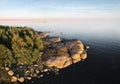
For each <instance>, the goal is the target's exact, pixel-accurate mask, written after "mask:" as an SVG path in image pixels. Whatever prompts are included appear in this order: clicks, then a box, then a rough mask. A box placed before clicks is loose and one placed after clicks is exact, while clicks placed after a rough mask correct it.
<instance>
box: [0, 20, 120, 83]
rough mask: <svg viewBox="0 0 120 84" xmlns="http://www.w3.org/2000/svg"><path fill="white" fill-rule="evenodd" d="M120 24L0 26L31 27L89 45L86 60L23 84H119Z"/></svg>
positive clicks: (106, 21) (29, 23) (79, 22)
mask: <svg viewBox="0 0 120 84" xmlns="http://www.w3.org/2000/svg"><path fill="white" fill-rule="evenodd" d="M119 22H120V21H119V20H118V19H117V20H105V21H104V20H97V21H88V20H87V21H78V22H72V23H70V22H46V23H39V22H24V21H23V22H0V24H3V25H15V26H26V25H27V26H30V27H33V28H34V29H35V30H37V31H47V32H51V33H49V34H50V35H51V36H59V37H62V38H66V39H76V38H77V39H80V40H81V41H82V42H83V43H84V44H85V45H89V46H90V49H89V50H88V58H87V59H86V60H84V61H82V62H79V63H76V64H73V65H71V66H69V67H67V68H65V69H62V70H60V71H59V75H54V73H50V74H49V75H47V74H45V75H44V77H43V78H41V79H36V78H35V79H32V80H31V81H25V82H24V83H25V84H120V80H119V79H120V77H119V76H120V72H119V71H120V28H119V27H120V24H119Z"/></svg>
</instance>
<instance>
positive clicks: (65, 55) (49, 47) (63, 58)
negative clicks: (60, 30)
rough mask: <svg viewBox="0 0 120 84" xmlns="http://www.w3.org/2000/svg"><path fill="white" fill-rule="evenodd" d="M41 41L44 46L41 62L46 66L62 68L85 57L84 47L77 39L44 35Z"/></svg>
mask: <svg viewBox="0 0 120 84" xmlns="http://www.w3.org/2000/svg"><path fill="white" fill-rule="evenodd" d="M43 43H44V45H45V46H46V48H45V50H44V52H43V55H42V63H43V64H44V65H45V66H47V67H55V68H58V69H62V68H66V67H68V66H70V65H71V64H73V63H77V62H80V61H81V60H85V59H86V58H87V52H86V48H85V47H84V45H83V43H82V42H81V41H80V40H78V39H74V40H66V39H62V38H60V37H44V38H43Z"/></svg>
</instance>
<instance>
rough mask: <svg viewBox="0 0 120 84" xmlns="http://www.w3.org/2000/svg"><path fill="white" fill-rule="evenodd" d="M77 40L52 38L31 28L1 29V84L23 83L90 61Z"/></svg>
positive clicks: (5, 27) (1, 27)
mask: <svg viewBox="0 0 120 84" xmlns="http://www.w3.org/2000/svg"><path fill="white" fill-rule="evenodd" d="M87 48H89V46H87V47H85V46H84V45H83V44H82V42H81V41H80V40H78V39H72V40H68V39H64V38H60V37H50V36H49V35H48V34H47V33H44V32H38V31H34V30H33V29H32V28H29V27H13V26H0V83H8V84H10V83H11V84H12V83H13V82H14V83H22V82H24V81H25V80H31V79H32V78H41V77H43V75H44V73H47V72H51V71H52V72H58V71H59V69H62V68H66V67H68V66H70V65H71V64H73V63H77V62H80V61H81V60H85V59H86V58H87V52H86V51H87Z"/></svg>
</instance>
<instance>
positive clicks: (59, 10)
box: [0, 0, 120, 19]
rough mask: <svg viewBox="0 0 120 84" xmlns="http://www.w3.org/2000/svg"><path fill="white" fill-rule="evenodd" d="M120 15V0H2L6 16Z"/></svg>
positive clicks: (1, 13) (1, 12)
mask: <svg viewBox="0 0 120 84" xmlns="http://www.w3.org/2000/svg"><path fill="white" fill-rule="evenodd" d="M58 17H59V18H61V17H62V18H79V17H80V18H81V17H113V18H114V17H115V18H118V17H120V0H0V19H4V18H15V19H16V18H58Z"/></svg>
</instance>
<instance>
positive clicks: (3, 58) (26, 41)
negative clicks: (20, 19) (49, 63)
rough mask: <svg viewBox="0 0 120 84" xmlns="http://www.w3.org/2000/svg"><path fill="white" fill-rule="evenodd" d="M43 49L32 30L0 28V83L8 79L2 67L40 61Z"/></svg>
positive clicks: (37, 35) (39, 39)
mask: <svg viewBox="0 0 120 84" xmlns="http://www.w3.org/2000/svg"><path fill="white" fill-rule="evenodd" d="M43 48H44V46H43V42H42V39H41V38H40V36H39V34H38V33H37V32H35V31H33V29H31V28H28V27H12V26H11V27H9V26H0V74H1V75H0V81H2V80H5V79H7V78H9V77H8V75H7V74H6V73H4V67H7V66H9V67H11V66H12V65H13V64H17V65H29V64H32V63H33V62H36V61H38V60H40V56H41V54H42V50H43Z"/></svg>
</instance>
